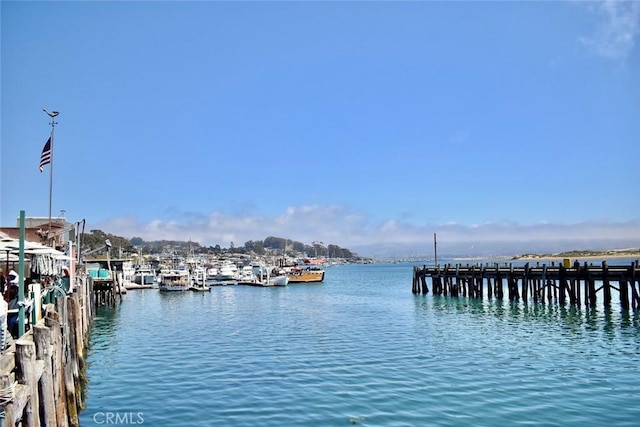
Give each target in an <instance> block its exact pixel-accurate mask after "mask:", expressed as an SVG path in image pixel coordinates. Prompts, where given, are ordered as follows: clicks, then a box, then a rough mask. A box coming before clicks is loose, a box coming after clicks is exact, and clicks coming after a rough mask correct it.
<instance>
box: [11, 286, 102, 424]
mask: <svg viewBox="0 0 640 427" xmlns="http://www.w3.org/2000/svg"><path fill="white" fill-rule="evenodd" d="M92 291H93V290H92V288H91V286H90V284H89V281H88V280H86V279H78V281H77V282H76V288H75V290H74V292H73V293H72V294H68V293H66V292H64V290H62V291H60V290H58V291H56V290H55V289H50V290H46V289H45V292H53V293H55V295H52V298H51V299H52V300H53V299H54V300H55V302H54V303H51V304H46V305H44V306H43V307H42V308H43V309H44V312H45V315H44V317H43V318H42V319H41V320H39V321H38V322H37V323H34V324H33V325H30V328H29V330H28V331H27V332H26V333H25V334H24V335H22V336H21V337H19V338H18V339H17V340H15V341H14V342H13V343H12V344H11V345H9V347H8V348H6V349H4V351H3V352H2V354H0V415H1V417H0V422H1V425H2V426H17V425H22V426H47V427H56V426H58V427H66V426H79V424H80V423H79V418H78V414H79V413H80V411H81V410H82V408H83V406H84V396H83V394H82V384H83V382H84V381H85V379H84V374H83V371H84V369H85V360H84V351H85V348H86V344H87V341H88V333H89V329H90V326H91V323H92V319H93V313H94V309H95V307H94V305H93V304H92V300H93V296H92V295H93V292H92Z"/></svg>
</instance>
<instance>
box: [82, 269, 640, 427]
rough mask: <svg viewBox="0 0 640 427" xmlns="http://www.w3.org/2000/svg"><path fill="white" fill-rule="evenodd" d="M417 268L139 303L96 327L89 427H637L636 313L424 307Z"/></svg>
mask: <svg viewBox="0 0 640 427" xmlns="http://www.w3.org/2000/svg"><path fill="white" fill-rule="evenodd" d="M412 268H413V266H412V265H411V264H373V265H345V266H337V267H330V268H328V269H327V273H326V276H325V277H326V278H325V281H324V283H322V284H290V285H289V286H288V287H285V288H258V287H249V286H219V287H214V288H212V290H211V292H208V293H206V292H205V293H192V292H189V293H179V294H166V293H160V292H158V291H157V290H139V291H130V292H129V293H128V294H127V295H126V297H125V300H124V302H123V303H122V304H121V305H120V306H119V307H117V308H116V309H110V310H100V311H99V313H98V318H96V320H95V323H94V326H93V330H92V335H91V348H90V351H89V356H88V362H89V368H88V371H87V373H88V377H89V385H88V389H87V408H86V409H85V410H84V411H83V412H82V413H81V415H80V419H81V425H83V426H91V425H104V424H120V425H124V424H129V425H132V424H142V425H149V426H278V427H281V426H301V425H305V426H347V425H360V426H431V425H433V426H507V425H533V426H554V425H557V426H602V425H605V424H608V425H610V426H637V425H639V424H640V405H639V404H638V402H640V317H639V316H638V315H637V314H634V313H622V312H621V310H620V309H619V308H618V306H617V305H616V306H614V308H613V309H611V310H609V311H607V310H604V309H603V308H601V307H600V308H598V309H596V310H587V309H585V308H584V307H582V308H580V309H574V308H569V307H568V306H567V307H566V308H561V307H558V306H557V305H535V306H534V305H533V304H532V303H530V304H528V305H523V304H522V303H518V304H514V303H510V302H509V301H508V300H505V301H498V300H488V299H485V300H482V301H472V300H467V299H465V298H459V299H451V298H447V297H434V296H433V295H431V294H428V295H426V296H425V295H413V294H412V293H411V279H412V274H413V273H412ZM614 301H615V300H614Z"/></svg>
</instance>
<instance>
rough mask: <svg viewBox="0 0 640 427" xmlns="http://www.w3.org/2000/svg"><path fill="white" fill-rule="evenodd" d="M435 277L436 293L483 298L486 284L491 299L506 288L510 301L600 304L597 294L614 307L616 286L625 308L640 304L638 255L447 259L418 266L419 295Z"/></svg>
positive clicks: (415, 273) (415, 288)
mask: <svg viewBox="0 0 640 427" xmlns="http://www.w3.org/2000/svg"><path fill="white" fill-rule="evenodd" d="M427 278H430V279H431V286H432V289H433V293H434V295H444V296H448V295H449V296H452V297H458V296H462V297H469V298H483V297H484V293H485V288H486V295H487V297H488V298H493V297H495V298H497V299H503V298H504V293H505V290H506V293H507V296H508V298H509V300H511V301H519V300H522V301H523V302H524V303H525V304H526V303H528V302H529V301H533V303H543V304H544V303H545V302H548V303H549V304H550V303H552V301H557V302H558V303H559V304H561V305H564V304H565V303H567V302H568V303H569V304H570V305H573V306H580V305H581V304H582V302H584V305H585V306H587V307H595V306H596V305H597V295H598V293H601V294H602V298H603V305H604V306H605V307H610V306H611V301H612V293H613V292H612V291H616V292H617V294H618V296H619V299H620V307H621V308H622V310H629V309H630V308H631V309H633V310H634V311H636V310H639V309H640V267H639V266H638V260H636V261H634V262H632V263H630V264H628V265H608V264H607V262H606V261H603V262H602V263H601V265H593V264H588V263H586V262H585V263H584V264H580V263H579V262H578V261H575V262H574V263H573V264H571V263H570V262H565V263H555V262H552V263H551V265H546V264H542V265H540V263H539V262H538V263H536V265H535V266H531V265H530V264H529V263H526V264H525V265H524V266H514V265H513V264H499V263H494V264H475V265H470V264H466V265H462V264H446V265H438V266H435V267H427V266H423V267H418V266H414V268H413V286H412V292H413V293H414V294H427V293H428V292H429V286H428V282H427Z"/></svg>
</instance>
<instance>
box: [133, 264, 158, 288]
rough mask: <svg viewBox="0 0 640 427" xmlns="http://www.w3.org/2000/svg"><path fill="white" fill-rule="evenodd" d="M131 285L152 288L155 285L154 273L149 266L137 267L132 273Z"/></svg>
mask: <svg viewBox="0 0 640 427" xmlns="http://www.w3.org/2000/svg"><path fill="white" fill-rule="evenodd" d="M132 282H133V283H135V284H136V285H140V286H148V287H150V288H151V287H153V285H154V284H155V283H156V273H155V272H154V271H153V269H152V268H151V266H150V265H139V266H137V267H136V269H135V271H134V273H133V280H132Z"/></svg>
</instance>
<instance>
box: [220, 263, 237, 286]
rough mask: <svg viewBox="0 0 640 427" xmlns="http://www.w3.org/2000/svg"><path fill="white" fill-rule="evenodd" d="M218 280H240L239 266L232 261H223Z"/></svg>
mask: <svg viewBox="0 0 640 427" xmlns="http://www.w3.org/2000/svg"><path fill="white" fill-rule="evenodd" d="M216 280H217V281H218V282H228V281H230V280H238V267H236V265H235V264H234V263H232V262H231V261H225V262H223V263H222V264H221V265H220V267H219V268H218V275H217V276H216Z"/></svg>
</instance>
